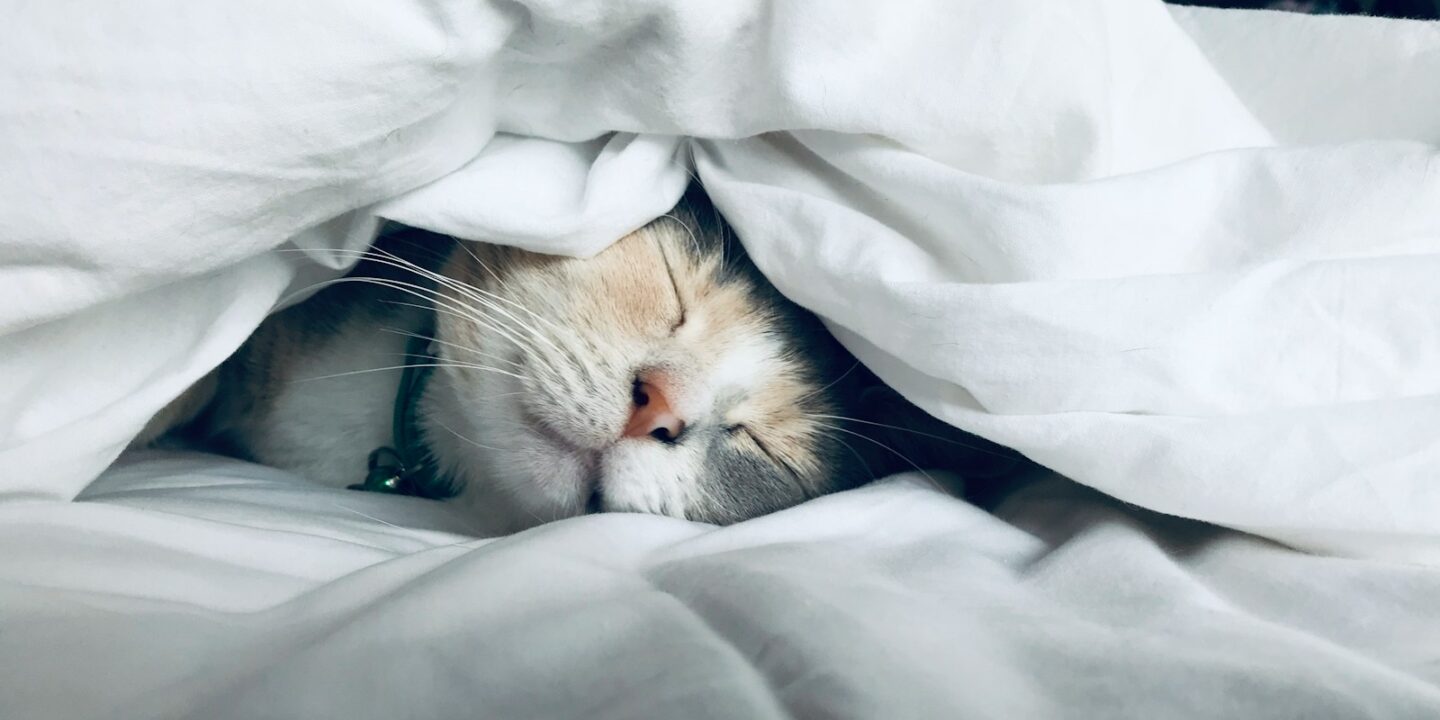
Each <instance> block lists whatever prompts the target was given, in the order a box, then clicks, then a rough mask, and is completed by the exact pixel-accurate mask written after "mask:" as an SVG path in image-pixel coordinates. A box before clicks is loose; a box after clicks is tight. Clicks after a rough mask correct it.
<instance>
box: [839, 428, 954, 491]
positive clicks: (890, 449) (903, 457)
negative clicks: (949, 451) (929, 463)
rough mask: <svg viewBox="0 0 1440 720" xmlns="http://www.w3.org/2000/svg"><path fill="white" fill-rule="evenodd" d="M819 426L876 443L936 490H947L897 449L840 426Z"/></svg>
mask: <svg viewBox="0 0 1440 720" xmlns="http://www.w3.org/2000/svg"><path fill="white" fill-rule="evenodd" d="M817 424H818V425H820V426H821V427H825V428H829V429H831V430H834V431H837V432H842V433H845V434H847V435H854V436H855V437H858V438H860V439H861V440H864V441H866V442H870V443H874V444H875V445H878V446H880V448H881V449H884V450H886V451H888V452H890V453H891V454H893V455H895V457H898V458H900V459H901V460H904V461H905V462H907V463H909V464H910V467H912V468H915V472H918V473H920V475H921V476H923V477H924V478H925V480H926V481H927V482H929V483H930V484H931V485H933V486H935V488H936V489H937V490H941V491H944V490H945V486H944V485H941V484H940V481H938V480H936V479H935V478H934V477H933V476H932V475H931V474H930V473H929V472H927V471H926V470H925V468H922V467H920V465H919V464H918V463H916V462H915V461H914V460H911V459H910V457H909V456H908V455H906V454H905V453H902V452H900V451H899V450H896V449H895V448H893V447H890V446H889V445H886V444H885V443H883V442H880V441H879V440H876V439H875V438H872V437H868V436H866V435H862V434H860V433H857V432H855V431H853V430H847V429H845V428H842V427H840V426H838V425H828V424H825V423H817Z"/></svg>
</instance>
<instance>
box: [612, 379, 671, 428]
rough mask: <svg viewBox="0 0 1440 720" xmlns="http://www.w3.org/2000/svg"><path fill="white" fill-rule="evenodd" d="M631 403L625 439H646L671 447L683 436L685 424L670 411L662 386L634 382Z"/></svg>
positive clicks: (650, 382) (648, 382) (652, 382)
mask: <svg viewBox="0 0 1440 720" xmlns="http://www.w3.org/2000/svg"><path fill="white" fill-rule="evenodd" d="M631 401H632V405H631V407H630V421H629V422H628V423H626V424H625V432H624V436H625V437H627V438H643V437H646V436H649V437H652V438H655V439H656V440H659V441H660V442H663V443H673V442H675V441H677V440H679V439H680V434H681V433H683V432H685V421H684V420H683V419H681V417H680V416H679V415H677V414H676V413H675V411H674V410H673V409H672V408H671V407H670V401H669V400H668V399H666V397H665V391H664V389H663V384H662V383H661V382H655V381H654V380H645V379H637V380H636V381H635V387H634V389H633V390H632V391H631Z"/></svg>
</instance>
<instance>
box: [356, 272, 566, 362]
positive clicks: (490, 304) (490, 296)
mask: <svg viewBox="0 0 1440 720" xmlns="http://www.w3.org/2000/svg"><path fill="white" fill-rule="evenodd" d="M371 252H372V254H371V256H370V257H371V258H372V259H373V260H374V261H375V262H379V263H382V264H387V265H390V266H391V267H396V268H400V269H405V270H409V271H410V272H413V273H415V274H417V275H420V276H421V277H425V278H429V279H431V280H434V281H435V282H436V283H438V284H440V285H442V286H444V287H448V288H450V289H452V290H455V291H456V292H459V293H462V294H464V295H466V296H468V297H469V298H470V299H471V300H473V301H475V302H479V303H482V304H483V305H485V306H486V308H487V309H489V310H492V311H495V312H499V313H501V314H503V315H505V316H506V317H508V318H510V319H511V320H512V321H513V322H515V323H517V324H518V325H520V327H522V328H523V329H526V330H529V331H530V332H531V334H532V335H533V336H535V337H536V338H537V339H541V340H545V341H547V342H548V341H549V338H548V337H546V335H545V334H544V333H541V332H539V331H538V330H536V329H534V328H531V327H529V326H527V325H525V324H524V323H523V322H522V321H521V320H520V319H519V318H517V317H515V316H514V315H513V314H511V313H510V312H509V311H507V310H505V309H504V308H502V307H499V305H498V304H496V302H495V301H500V302H505V303H508V304H511V305H514V306H515V307H517V308H520V309H522V310H525V311H526V312H529V313H530V314H531V315H534V316H535V317H537V318H538V317H540V316H539V315H536V314H535V313H534V312H533V311H531V310H530V309H529V308H526V307H524V306H523V305H519V304H518V303H515V302H513V301H511V300H509V299H507V298H503V297H500V296H499V295H495V294H494V293H490V292H488V291H486V290H484V289H483V288H477V287H475V286H473V285H470V284H469V283H464V282H461V281H459V280H455V279H454V278H450V277H446V276H445V275H442V274H440V273H437V272H434V271H433V270H429V269H427V268H423V267H421V266H419V265H416V264H415V263H413V262H410V261H408V260H405V259H404V258H401V257H399V256H397V255H395V254H393V253H390V252H388V251H384V250H372V251H371Z"/></svg>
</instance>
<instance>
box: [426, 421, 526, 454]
mask: <svg viewBox="0 0 1440 720" xmlns="http://www.w3.org/2000/svg"><path fill="white" fill-rule="evenodd" d="M430 422H433V423H435V424H436V425H439V426H440V429H441V430H444V431H445V432H448V433H450V434H451V435H454V436H455V437H457V438H460V439H461V440H463V441H464V442H466V443H469V444H471V445H474V446H475V447H478V448H481V449H484V450H490V451H493V452H508V450H507V449H505V448H497V447H491V446H489V445H482V444H480V443H479V442H476V441H475V440H473V439H471V438H468V437H466V436H465V435H463V434H461V433H459V432H458V431H456V430H455V428H452V427H450V426H449V425H446V424H445V423H443V422H441V421H440V418H437V417H434V416H431V417H430Z"/></svg>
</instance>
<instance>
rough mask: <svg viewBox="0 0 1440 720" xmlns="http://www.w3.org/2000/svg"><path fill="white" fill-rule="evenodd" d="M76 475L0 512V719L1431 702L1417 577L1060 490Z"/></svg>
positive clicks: (1111, 709)
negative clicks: (619, 492)
mask: <svg viewBox="0 0 1440 720" xmlns="http://www.w3.org/2000/svg"><path fill="white" fill-rule="evenodd" d="M82 497H83V500H84V501H83V502H79V503H73V504H69V505H58V504H47V505H28V504H11V505H6V506H0V547H4V548H6V549H7V552H5V553H3V554H0V578H4V579H5V582H4V583H3V584H0V608H4V614H3V616H0V622H3V625H0V698H3V699H4V701H5V712H4V717H5V718H7V720H29V719H31V718H37V719H38V718H45V719H54V718H66V719H69V720H90V719H91V718H94V719H95V720H109V719H111V718H171V717H192V718H205V719H206V720H219V719H222V718H236V719H237V720H240V719H244V720H256V719H259V718H277V719H279V718H346V719H352V720H353V719H366V720H368V719H370V718H375V719H376V720H395V719H398V718H435V719H437V720H445V719H449V718H496V719H500V718H576V719H577V720H579V719H582V718H583V719H586V720H603V719H612V718H613V719H614V720H629V719H631V718H687V719H688V718H736V719H737V720H756V719H759V718H781V717H799V718H863V719H866V720H869V719H872V718H887V719H890V718H895V719H897V720H899V719H902V718H915V719H917V720H930V719H933V718H1075V719H1076V720H1089V719H1090V718H1136V719H1137V720H1139V719H1150V718H1167V719H1168V718H1177V719H1183V718H1227V719H1228V718H1246V719H1247V720H1248V719H1261V718H1334V719H1336V720H1341V719H1344V720H1354V719H1356V718H1376V719H1377V720H1378V719H1384V720H1405V719H1409V718H1415V719H1416V720H1420V719H1422V718H1434V717H1440V687H1437V684H1440V662H1437V660H1440V623H1436V622H1435V599H1436V597H1440V571H1437V570H1435V569H1426V568H1417V567H1411V566H1406V565H1403V564H1398V563H1387V562H1380V561H1357V560H1348V559H1340V558H1325V557H1317V556H1310V555H1303V554H1300V553H1297V552H1295V551H1292V550H1287V549H1284V548H1281V547H1278V546H1276V545H1273V544H1271V543H1269V542H1266V541H1263V540H1259V539H1256V538H1253V537H1246V536H1241V535H1238V534H1235V533H1231V532H1228V531H1222V530H1217V529H1214V528H1212V527H1209V526H1205V525H1201V524H1199V523H1195V522H1191V521H1183V520H1175V519H1165V518H1163V517H1161V516H1158V515H1150V514H1144V513H1139V514H1137V513H1133V512H1127V511H1125V510H1122V509H1121V508H1119V507H1118V506H1117V505H1116V504H1115V503H1113V502H1109V501H1105V500H1103V499H1102V498H1101V496H1099V495H1098V494H1096V493H1094V492H1093V491H1089V490H1082V489H1080V488H1079V487H1078V486H1074V485H1068V484H1063V483H1060V482H1059V481H1056V480H1046V479H1043V478H1042V479H1039V480H1037V482H1036V484H1035V485H1033V486H1032V487H1031V488H1030V489H1029V490H1027V491H1025V492H1023V493H1021V494H1020V495H1018V496H1016V497H1014V498H1012V499H1011V500H1010V501H1009V502H1008V503H1007V504H1006V505H1005V506H1004V507H1002V508H1001V510H1000V512H999V516H998V517H995V516H991V515H988V514H986V513H983V512H981V511H979V510H976V509H975V508H973V507H970V506H969V505H966V504H964V503H962V502H960V501H958V500H954V499H952V498H950V497H948V496H946V495H943V494H941V493H939V492H937V491H936V490H933V489H931V488H930V487H929V486H927V485H926V484H925V483H923V482H920V481H918V480H917V479H915V478H913V477H901V478H895V479H892V480H890V481H887V482H884V483H881V484H877V485H872V486H869V487H865V488H863V489H860V490H855V491H852V492H847V493H843V494H840V495H836V496H832V497H828V498H823V499H820V500H817V501H814V502H811V503H808V504H806V505H803V506H801V507H799V508H795V509H792V510H788V511H785V512H782V513H778V514H776V515H772V516H768V517H765V518H762V519H759V520H754V521H750V522H746V523H742V524H740V525H736V526H733V527H730V528H724V529H717V528H714V527H710V526H705V525H699V524H694V523H687V522H682V521H678V520H671V519H667V518H659V517H653V516H643V515H601V516H590V517H585V518H579V519H575V520H569V521H565V522H561V523H556V524H553V525H550V526H547V527H543V528H541V529H538V530H534V531H531V532H527V533H523V534H521V535H518V536H514V537H510V538H504V539H499V540H489V541H486V540H475V539H473V538H470V537H468V536H467V534H466V531H465V526H464V521H463V519H461V518H456V517H454V516H452V515H450V514H448V513H447V512H446V510H447V506H445V505H442V504H439V503H433V502H430V501H424V500H415V499H409V498H398V499H397V498H390V497H381V496H376V495H370V494H365V493H356V492H347V491H344V490H335V489H329V488H322V487H316V486H313V485H307V484H306V483H304V482H303V481H301V480H299V479H298V478H293V477H286V476H284V475H283V474H281V473H278V472H276V471H273V470H268V469H264V468H259V467H256V466H251V465H245V464H242V463H237V462H233V461H223V460H213V459H206V458H204V457H194V456H165V455H150V456H142V457H137V458H133V459H130V460H128V461H126V462H124V464H122V465H121V466H120V467H117V468H115V469H113V470H111V471H110V472H108V473H107V474H106V475H105V476H104V477H103V478H101V480H100V481H99V482H97V483H96V484H95V485H93V486H91V488H90V489H89V490H87V491H86V493H85V495H84V496H82Z"/></svg>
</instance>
